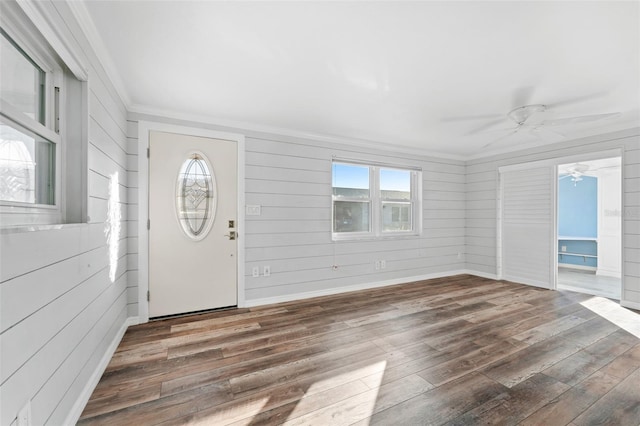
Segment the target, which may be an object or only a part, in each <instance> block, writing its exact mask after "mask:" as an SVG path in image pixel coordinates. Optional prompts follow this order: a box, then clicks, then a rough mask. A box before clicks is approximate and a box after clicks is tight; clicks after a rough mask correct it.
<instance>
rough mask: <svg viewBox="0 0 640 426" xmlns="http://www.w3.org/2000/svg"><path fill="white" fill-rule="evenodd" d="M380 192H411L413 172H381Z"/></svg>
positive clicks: (388, 170)
mask: <svg viewBox="0 0 640 426" xmlns="http://www.w3.org/2000/svg"><path fill="white" fill-rule="evenodd" d="M380 190H382V191H403V192H410V191H411V172H410V171H408V170H393V169H381V170H380Z"/></svg>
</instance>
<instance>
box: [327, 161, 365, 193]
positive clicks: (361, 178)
mask: <svg viewBox="0 0 640 426" xmlns="http://www.w3.org/2000/svg"><path fill="white" fill-rule="evenodd" d="M333 186H334V187H336V188H356V189H369V168H368V167H366V166H356V165H350V164H340V163H333Z"/></svg>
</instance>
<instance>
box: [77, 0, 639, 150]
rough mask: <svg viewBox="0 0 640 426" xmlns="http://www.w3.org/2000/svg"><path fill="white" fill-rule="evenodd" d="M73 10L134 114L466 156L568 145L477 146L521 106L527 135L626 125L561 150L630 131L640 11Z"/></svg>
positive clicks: (622, 6)
mask: <svg viewBox="0 0 640 426" xmlns="http://www.w3.org/2000/svg"><path fill="white" fill-rule="evenodd" d="M84 5H85V6H86V9H87V11H88V12H89V16H90V17H91V19H92V20H93V23H94V25H95V29H96V30H97V33H98V34H99V38H100V39H101V40H102V44H103V47H104V50H102V48H98V51H99V52H102V53H101V56H102V60H103V62H104V63H105V65H106V68H107V69H112V70H115V73H116V74H118V75H117V76H115V78H114V79H115V80H116V81H118V80H119V81H120V83H119V86H120V89H121V92H124V93H122V94H121V95H122V97H123V99H125V101H126V102H127V103H128V104H129V105H128V107H129V108H130V109H131V110H132V111H139V112H142V111H146V112H155V113H162V114H169V115H181V116H194V117H200V119H202V118H203V117H204V119H206V120H207V121H210V122H217V123H221V124H224V123H243V124H242V125H243V126H245V127H249V128H267V129H273V130H276V129H288V130H294V131H301V132H305V133H309V134H318V135H330V136H337V137H340V138H345V139H357V140H365V141H371V142H377V143H382V144H385V145H388V146H395V145H398V146H404V147H409V148H413V149H420V150H424V151H425V152H430V153H441V154H445V155H450V156H461V157H473V156H479V155H484V154H488V153H489V152H494V151H502V150H512V149H520V148H524V147H528V146H532V145H539V144H546V143H552V142H558V141H560V140H562V139H563V137H561V136H558V135H557V134H549V133H548V132H545V131H544V130H547V129H550V128H551V127H545V128H544V129H543V131H535V130H532V129H531V127H530V126H525V127H524V128H523V129H521V130H522V131H519V132H517V133H514V134H511V135H510V136H508V137H505V138H504V139H501V140H499V141H498V142H496V143H493V144H492V145H490V146H488V147H486V145H487V144H489V143H491V142H493V141H495V140H497V139H499V138H500V137H502V136H504V135H507V134H509V133H510V130H500V129H514V128H515V127H516V123H515V122H514V121H512V120H511V119H510V118H508V117H507V113H508V112H509V111H510V110H511V109H512V108H515V107H519V106H523V105H525V104H545V105H547V106H548V109H547V111H545V112H540V113H537V114H535V115H534V116H532V117H531V118H530V121H529V122H528V123H527V124H531V123H537V122H540V121H544V120H546V121H549V120H553V119H559V118H565V117H573V116H581V115H590V114H602V113H610V112H619V113H621V114H619V115H618V116H615V117H612V118H608V119H603V120H599V121H593V122H587V123H579V124H573V125H563V126H553V127H552V129H553V131H554V132H559V133H561V134H562V135H564V136H565V137H566V138H573V137H581V136H587V135H591V134H597V133H604V132H606V131H611V130H620V129H626V128H631V127H635V126H638V125H640V120H639V109H640V60H639V56H640V30H639V27H640V12H639V7H638V6H639V4H638V2H616V3H614V2H609V1H604V2H598V1H590V2H566V1H556V2H516V1H514V2H482V1H475V2H402V1H393V2H365V1H359V2H306V1H304V2H270V1H260V2H213V1H195V2H192V1H189V2H185V1H126V0H125V1H85V2H84ZM96 44H97V45H99V44H100V43H96ZM572 101H573V102H572ZM478 115H480V116H484V117H481V118H475V119H462V118H464V117H468V116H478ZM480 127H485V129H484V130H483V131H480V132H477V133H474V134H469V133H470V132H472V131H473V130H474V129H478V128H480ZM494 130H495V131H494Z"/></svg>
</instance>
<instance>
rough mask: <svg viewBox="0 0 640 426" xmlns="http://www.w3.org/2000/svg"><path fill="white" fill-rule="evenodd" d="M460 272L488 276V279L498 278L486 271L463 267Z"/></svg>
mask: <svg viewBox="0 0 640 426" xmlns="http://www.w3.org/2000/svg"><path fill="white" fill-rule="evenodd" d="M461 273H463V274H469V275H475V276H476V277H481V278H488V279H490V280H498V275H496V274H490V273H488V272H481V271H474V270H473V269H465V270H464V271H462V272H461Z"/></svg>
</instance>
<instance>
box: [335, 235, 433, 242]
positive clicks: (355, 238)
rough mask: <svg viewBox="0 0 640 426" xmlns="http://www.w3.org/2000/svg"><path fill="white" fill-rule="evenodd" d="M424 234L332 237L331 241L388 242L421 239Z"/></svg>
mask: <svg viewBox="0 0 640 426" xmlns="http://www.w3.org/2000/svg"><path fill="white" fill-rule="evenodd" d="M421 236H422V234H416V233H410V234H409V233H407V234H387V235H348V236H347V235H335V234H333V235H331V241H333V242H341V241H388V240H412V239H416V238H420V237H421Z"/></svg>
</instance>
